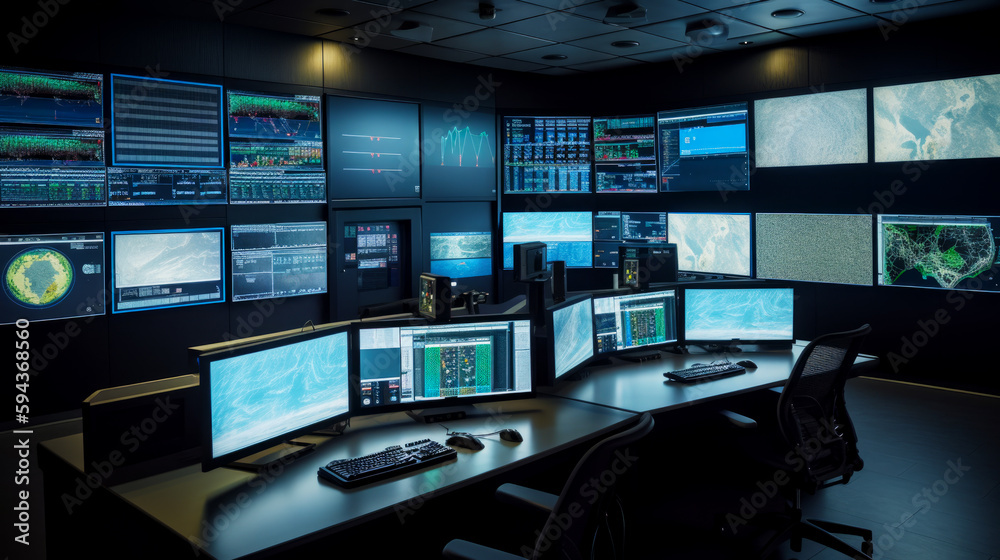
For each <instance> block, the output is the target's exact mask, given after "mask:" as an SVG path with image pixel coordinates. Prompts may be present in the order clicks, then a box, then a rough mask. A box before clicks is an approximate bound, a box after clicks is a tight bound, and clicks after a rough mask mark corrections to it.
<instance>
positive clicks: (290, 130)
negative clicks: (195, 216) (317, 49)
mask: <svg viewBox="0 0 1000 560" xmlns="http://www.w3.org/2000/svg"><path fill="white" fill-rule="evenodd" d="M226 98H227V100H228V109H229V113H228V120H227V124H228V126H227V129H228V132H229V201H230V202H231V203H233V204H267V203H307V202H326V200H327V198H326V173H325V172H324V170H323V115H322V110H321V105H322V104H321V102H320V99H321V98H320V96H319V95H281V94H275V93H259V92H248V91H233V90H230V91H228V92H226Z"/></svg>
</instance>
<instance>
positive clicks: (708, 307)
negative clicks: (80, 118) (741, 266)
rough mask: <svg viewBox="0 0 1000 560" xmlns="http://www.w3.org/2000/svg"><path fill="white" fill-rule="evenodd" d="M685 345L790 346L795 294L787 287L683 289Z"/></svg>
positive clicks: (792, 338)
mask: <svg viewBox="0 0 1000 560" xmlns="http://www.w3.org/2000/svg"><path fill="white" fill-rule="evenodd" d="M683 295H684V297H683V300H684V343H685V344H694V345H698V344H704V345H709V344H725V345H739V344H762V343H773V344H790V343H791V342H793V341H794V340H795V337H794V336H793V318H794V302H795V297H794V296H795V293H794V290H793V289H792V288H788V287H774V288H762V287H741V286H732V287H706V288H691V287H689V288H685V289H684V294H683Z"/></svg>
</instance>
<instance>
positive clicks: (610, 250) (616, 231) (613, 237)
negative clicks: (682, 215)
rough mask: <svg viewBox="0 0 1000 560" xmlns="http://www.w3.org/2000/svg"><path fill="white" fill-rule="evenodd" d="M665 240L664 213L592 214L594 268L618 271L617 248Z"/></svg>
mask: <svg viewBox="0 0 1000 560" xmlns="http://www.w3.org/2000/svg"><path fill="white" fill-rule="evenodd" d="M666 241H667V213H666V212H655V211H654V212H628V211H622V210H598V211H596V212H594V268H618V248H619V247H620V246H621V245H630V246H631V245H644V244H646V243H650V242H653V243H666Z"/></svg>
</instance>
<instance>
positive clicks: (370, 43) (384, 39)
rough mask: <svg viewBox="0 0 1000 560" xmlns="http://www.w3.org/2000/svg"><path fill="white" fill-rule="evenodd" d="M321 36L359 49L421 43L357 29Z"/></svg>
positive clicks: (396, 46)
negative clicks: (370, 33)
mask: <svg viewBox="0 0 1000 560" xmlns="http://www.w3.org/2000/svg"><path fill="white" fill-rule="evenodd" d="M355 37H359V38H360V40H359V41H355V40H354V38H355ZM320 38H322V39H331V40H333V41H340V42H341V43H346V44H348V45H352V46H354V47H355V48H359V49H368V48H373V49H383V50H389V51H392V50H396V49H399V48H402V47H408V46H411V45H418V44H420V43H417V42H416V41H407V40H406V39H400V38H399V37H393V36H391V35H368V34H366V33H364V32H359V31H358V30H355V29H340V30H337V31H334V32H332V33H324V34H323V35H320Z"/></svg>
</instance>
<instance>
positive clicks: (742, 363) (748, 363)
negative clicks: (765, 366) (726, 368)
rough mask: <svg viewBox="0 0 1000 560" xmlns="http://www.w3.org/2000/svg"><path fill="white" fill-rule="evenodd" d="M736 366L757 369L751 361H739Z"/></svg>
mask: <svg viewBox="0 0 1000 560" xmlns="http://www.w3.org/2000/svg"><path fill="white" fill-rule="evenodd" d="M736 365H738V366H743V367H745V368H751V369H757V364H755V363H754V361H753V360H740V361H738V362H736Z"/></svg>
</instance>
